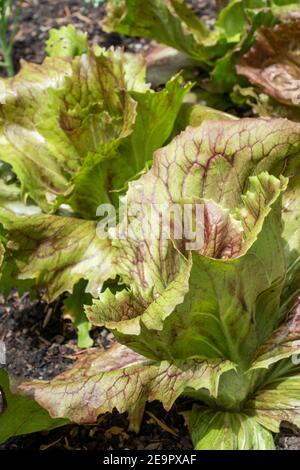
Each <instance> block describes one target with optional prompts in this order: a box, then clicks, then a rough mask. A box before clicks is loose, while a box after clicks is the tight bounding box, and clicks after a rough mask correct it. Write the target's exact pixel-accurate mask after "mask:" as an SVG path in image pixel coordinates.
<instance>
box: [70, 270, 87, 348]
mask: <svg viewBox="0 0 300 470" xmlns="http://www.w3.org/2000/svg"><path fill="white" fill-rule="evenodd" d="M86 286H87V281H84V280H83V279H81V280H80V281H79V282H78V283H77V284H75V285H74V287H73V292H72V294H69V295H68V296H67V298H66V299H65V300H64V307H63V316H64V318H69V319H71V320H72V322H73V324H74V326H75V327H76V329H77V335H78V337H77V344H78V346H79V348H90V347H91V346H93V340H92V338H91V337H90V335H89V332H90V330H91V327H92V325H91V323H90V322H89V321H88V320H87V318H86V314H85V312H84V308H83V306H84V305H90V304H91V302H92V299H91V295H90V294H87V293H86V291H85V289H86Z"/></svg>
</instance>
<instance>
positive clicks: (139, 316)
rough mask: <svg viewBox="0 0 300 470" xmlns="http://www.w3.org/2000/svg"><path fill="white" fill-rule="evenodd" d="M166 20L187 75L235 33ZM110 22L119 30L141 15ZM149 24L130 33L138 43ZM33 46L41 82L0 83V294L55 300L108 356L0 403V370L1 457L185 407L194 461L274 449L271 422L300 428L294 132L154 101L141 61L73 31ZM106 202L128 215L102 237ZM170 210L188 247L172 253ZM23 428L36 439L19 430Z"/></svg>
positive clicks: (170, 16) (173, 91)
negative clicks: (24, 442)
mask: <svg viewBox="0 0 300 470" xmlns="http://www.w3.org/2000/svg"><path fill="white" fill-rule="evenodd" d="M113 3H114V4H115V6H116V2H113ZM125 3H126V5H127V4H128V5H129V3H130V4H131V5H133V4H135V0H132V2H129V1H127V2H124V1H121V2H118V4H119V6H120V7H121V8H124V5H125ZM240 3H241V2H238V1H234V2H232V3H231V4H230V5H229V6H228V7H227V8H229V7H230V8H235V7H236V5H239V6H240V7H241V5H240ZM254 3H255V5H256V7H257V5H258V3H261V2H251V5H252V7H253V8H254V6H255V5H254ZM277 3H279V2H277ZM161 4H162V2H159V0H156V1H155V5H156V7H161ZM171 4H172V6H173V9H169V6H170V5H171ZM151 5H152V7H153V5H154V2H152V1H151V2H149V4H148V3H147V7H149V8H150V7H151ZM166 5H167V6H168V10H164V14H163V15H162V17H161V18H162V19H165V18H167V24H169V23H170V22H171V23H170V24H172V25H173V29H172V32H173V33H174V35H173V36H172V35H171V36H170V35H169V32H168V31H167V30H163V29H162V28H160V29H159V34H160V35H164V41H165V42H166V40H168V41H169V42H168V43H167V44H169V45H170V43H171V42H172V41H173V42H174V41H175V42H176V44H177V45H179V44H181V39H184V41H186V40H187V42H186V43H185V46H184V47H187V48H188V49H187V50H186V51H182V52H184V53H186V52H188V54H189V55H193V60H194V59H195V57H196V54H200V55H201V57H202V58H201V60H199V62H201V63H203V64H204V63H205V64H207V65H209V62H210V61H214V60H215V58H216V57H220V60H221V55H222V54H223V53H224V51H227V50H228V51H229V50H230V47H231V46H230V47H229V44H231V40H229V38H234V39H232V43H235V44H237V43H238V41H239V40H240V38H241V35H242V32H241V31H242V30H239V31H235V32H234V31H233V30H231V29H230V28H229V27H228V28H229V30H230V31H231V32H230V33H229V32H228V31H229V30H228V29H227V33H225V31H226V28H227V26H226V27H225V24H226V25H227V20H228V19H229V16H228V17H227V14H228V11H231V10H230V9H229V10H226V11H227V13H226V15H225V14H224V13H223V16H221V17H220V18H221V19H220V20H219V21H223V22H224V24H223V26H222V28H223V29H222V28H221V29H220V30H218V31H214V32H213V33H210V32H207V31H206V30H204V29H202V26H201V27H200V26H199V24H198V22H196V19H195V17H194V16H190V15H188V14H187V10H186V7H185V4H184V3H183V2H181V1H179V0H178V1H175V0H170V2H167V3H166V2H164V8H165V6H166ZM232 5H233V6H232ZM251 5H250V3H249V8H250V6H251ZM144 6H145V4H144ZM271 6H272V7H273V6H274V5H273V3H272V5H271ZM252 7H251V8H252ZM256 7H255V15H256V14H258V13H259V14H262V12H261V11H260V12H256ZM276 8H277V7H276ZM278 8H283V7H278ZM122 11H123V16H122V21H125V23H126V22H127V21H128V17H129V18H130V15H131V14H132V15H136V14H139V10H138V9H133V10H128V11H127V13H126V11H125V14H124V10H122ZM280 11H281V13H282V10H280ZM155 12H156V14H157V12H158V13H159V12H160V10H159V8H157V9H156V10H155ZM268 12H269V10H268V9H267V13H268ZM152 13H153V11H152ZM264 13H266V11H264ZM253 14H254V13H253ZM126 15H127V16H126ZM182 18H184V21H185V25H186V26H189V27H190V28H192V30H193V34H190V33H187V29H186V27H184V28H183V27H182V25H181V23H180V22H181V21H183V20H182ZM222 18H223V19H222ZM225 18H227V20H226V22H225ZM149 19H150V20H151V21H152V16H151V15H147V14H145V15H144V21H145V24H144V23H139V28H144V29H145V31H148V33H149V31H150V33H149V34H151V35H152V31H151V28H150V29H149V25H150V23H149V21H150V20H149ZM197 21H198V20H197ZM134 24H135V23H134ZM151 24H152V23H151ZM123 26H124V25H123ZM127 27H128V25H127V23H126V28H127ZM234 27H236V25H234ZM153 28H154V25H153ZM155 28H156V27H155ZM155 28H154V29H155ZM129 30H130V29H129ZM243 32H244V30H243ZM175 33H176V34H175ZM196 33H197V34H196ZM155 34H156V33H155ZM157 34H158V33H157ZM211 34H212V35H211ZM203 35H204V36H205V38H209V39H207V40H208V42H207V43H205V41H204V42H203V43H202V46H203V48H202V49H201V47H200V49H198V47H199V37H200V36H201V38H203V37H204V36H203ZM196 37H197V38H198V39H197V40H196V39H195V38H196ZM237 37H238V39H237ZM210 41H212V42H210ZM235 41H236V42H235ZM175 42H174V44H175ZM49 44H52V47H50V46H49ZM78 44H79V46H80V47H79V50H78V47H77V46H78ZM174 44H172V46H174ZM209 44H210V45H209ZM73 45H74V46H76V47H73ZM210 46H212V47H211V48H210ZM48 47H49V51H50V50H51V51H52V52H51V53H50V55H51V57H48V58H47V59H46V60H45V62H44V63H43V64H42V65H33V64H25V65H23V68H22V69H21V71H20V73H19V74H18V75H17V76H16V77H15V78H14V79H13V80H10V79H7V80H3V81H2V84H3V89H4V90H5V93H4V100H3V104H2V106H1V109H0V113H1V114H0V158H1V160H2V166H1V168H0V170H1V171H0V177H1V178H0V203H1V208H0V222H1V224H2V227H1V238H0V241H1V245H0V255H1V261H2V278H1V285H0V288H1V290H6V291H7V290H9V288H10V287H11V286H13V285H15V286H17V287H18V288H20V289H22V288H23V289H28V288H29V287H30V288H32V287H35V288H43V289H44V291H45V298H46V299H47V300H52V299H54V298H56V297H57V296H59V295H60V294H62V293H68V297H67V299H66V300H65V303H64V309H65V314H67V315H69V316H70V317H72V318H73V321H74V322H75V324H76V326H77V328H78V332H79V335H80V341H81V344H82V346H83V347H88V346H89V345H90V344H91V342H90V341H89V337H88V331H89V328H90V327H91V325H96V326H105V327H106V328H108V329H110V330H111V331H112V332H113V334H114V336H115V338H116V340H117V341H116V343H115V344H114V345H113V346H112V347H111V348H110V349H109V350H105V351H102V350H101V351H99V350H97V349H92V350H90V349H87V350H86V351H85V352H83V353H82V354H81V355H80V357H79V358H78V360H77V361H76V363H75V364H74V365H73V366H72V367H71V368H70V369H68V370H66V371H65V372H64V373H62V374H60V375H58V376H57V377H55V378H54V379H52V380H48V381H43V380H15V379H13V378H11V388H10V390H9V389H8V377H7V374H6V373H4V372H3V371H0V387H1V388H2V391H3V392H4V393H3V394H4V398H5V399H6V405H8V406H6V407H5V408H4V410H0V440H2V441H3V440H5V439H7V438H9V437H10V436H11V435H14V434H17V433H19V432H22V433H27V432H33V431H34V430H39V429H43V428H45V429H51V428H53V427H55V426H61V425H64V424H66V423H68V422H76V423H93V422H96V420H97V417H98V415H99V414H101V413H105V412H109V411H112V410H113V409H117V410H118V411H119V412H128V414H129V420H130V428H131V429H132V430H135V431H138V429H139V426H140V423H141V419H142V416H143V411H144V407H145V404H146V402H147V401H152V400H160V401H161V402H162V404H163V405H164V407H165V408H166V410H169V409H170V408H171V407H172V405H173V404H174V402H175V401H176V399H177V398H178V397H180V396H187V397H189V401H188V402H189V403H191V401H192V402H193V405H192V406H191V407H190V409H187V410H186V413H185V417H186V421H187V423H188V426H189V429H190V433H191V436H192V439H193V442H194V446H195V448H196V449H211V448H216V449H273V448H274V442H273V433H276V432H278V431H279V427H280V424H281V423H282V422H283V421H285V422H289V423H291V424H293V425H295V426H298V427H300V399H299V397H300V361H299V357H298V356H299V354H300V346H299V344H300V327H299V319H300V316H299V315H300V304H299V294H300V288H299V285H300V242H299V240H300V232H299V214H300V206H299V200H300V199H299V196H300V194H299V190H300V179H299V174H300V173H299V169H300V163H299V162H300V124H298V123H295V122H292V121H289V120H287V119H238V118H237V117H234V116H231V115H229V114H225V113H222V112H221V111H217V110H214V109H210V108H206V107H205V106H203V105H202V104H199V103H198V102H197V94H196V95H195V102H192V99H191V98H193V95H190V96H189V102H187V103H183V100H184V98H185V96H186V95H187V93H188V92H189V91H190V89H191V85H190V84H186V83H185V82H184V81H183V79H182V77H181V76H179V75H175V77H173V78H172V79H171V80H169V81H168V82H167V84H166V86H165V87H164V88H163V89H162V90H160V91H157V92H155V91H153V90H151V88H150V86H149V85H148V84H147V83H146V81H145V63H144V61H143V60H142V58H141V57H139V56H133V55H131V54H126V53H124V52H122V51H120V50H114V49H109V50H104V49H102V48H98V47H94V48H87V51H86V52H85V53H83V54H81V52H83V50H85V48H86V47H87V45H86V43H85V38H84V37H83V36H82V35H80V34H77V33H76V31H74V30H73V29H72V28H71V29H70V28H68V29H64V30H62V31H61V32H60V33H53V34H52V35H51V37H50V39H49V42H48ZM178 47H179V46H178ZM180 47H183V46H180ZM81 48H83V50H82V49H81ZM199 51H200V52H199ZM221 51H222V52H221ZM52 53H53V55H52ZM77 54H79V55H77ZM199 57H200V56H199ZM182 131H183V132H182ZM163 145H165V146H164V147H163ZM152 158H153V162H152ZM119 195H122V200H123V205H124V206H125V207H126V209H127V211H125V213H124V211H122V210H121V211H120V212H118V221H117V226H116V227H110V229H109V232H108V235H109V236H107V237H101V236H99V234H98V232H97V228H98V224H97V223H98V219H97V213H98V212H97V208H98V207H99V205H101V204H110V205H111V206H113V207H115V208H117V209H118V207H117V205H118V196H119ZM174 205H175V206H176V210H177V211H179V214H184V216H183V217H182V216H181V218H183V219H184V221H185V222H186V223H187V225H188V227H189V228H190V229H191V228H192V229H193V230H191V231H189V233H188V234H187V233H186V232H185V231H184V233H181V234H180V233H179V236H178V231H177V230H178V226H177V220H176V218H174V217H173V215H172V214H173V213H172V210H173V208H174ZM186 206H188V207H189V211H188V212H187V214H186V213H185V212H184V211H185V208H186ZM153 208H154V210H155V211H154V213H155V215H156V218H157V220H158V221H159V224H158V231H155V232H152V229H153V227H152V225H151V224H149V221H152V215H153V213H152V211H153ZM198 208H200V209H201V213H202V219H201V227H200V228H199V226H198V225H197V220H196V219H195V217H196V214H197V213H198ZM128 214H129V219H128V217H127V215H128ZM163 214H171V215H170V219H169V220H170V222H171V224H170V225H171V228H170V231H169V233H168V232H166V230H165V226H164V225H163V222H162V221H163V217H162V215H163ZM195 227H196V230H195ZM166 233H167V235H168V236H166ZM199 233H200V234H201V243H200V246H199V245H198V244H196V245H195V241H198V238H197V237H198V235H199ZM149 234H150V236H149ZM154 235H155V236H154ZM193 237H194V238H193ZM106 281H108V282H109V284H108V282H106ZM108 285H109V286H110V287H108ZM83 304H85V312H86V316H87V319H88V322H87V320H86V319H85V317H83V316H82V312H83V309H82V305H83ZM23 395H24V396H23ZM22 400H24V402H23V401H22ZM18 407H20V408H22V413H19V411H18ZM15 410H17V411H15ZM35 413H36V416H38V419H37V421H36V423H35V422H30V423H29V425H27V424H28V423H27V424H26V425H24V426H23V427H21V428H20V427H18V422H19V421H20V420H24V416H25V417H30V416H32V419H34V418H33V416H34V415H35ZM48 413H49V414H48ZM13 417H14V419H15V421H14V420H13ZM18 420H19V421H18ZM7 422H8V423H9V424H10V425H11V426H10V428H9V430H8V432H6V433H3V432H2V434H1V429H3V426H2V424H3V423H4V424H5V423H7ZM16 422H17V424H16Z"/></svg>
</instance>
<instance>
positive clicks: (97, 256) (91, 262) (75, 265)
mask: <svg viewBox="0 0 300 470" xmlns="http://www.w3.org/2000/svg"><path fill="white" fill-rule="evenodd" d="M0 218H1V222H2V224H3V225H4V227H5V229H6V231H7V234H8V239H9V242H8V244H7V246H6V251H8V252H9V253H10V254H11V256H12V257H13V261H14V266H15V273H14V276H17V278H18V279H36V285H38V286H39V287H40V288H43V289H45V297H46V299H47V300H48V301H51V300H53V299H55V298H56V297H57V296H58V295H60V294H61V293H63V292H65V291H67V292H72V290H73V285H74V284H76V283H77V282H78V281H79V280H80V279H81V278H84V279H87V280H88V285H87V291H88V292H92V293H94V295H97V293H99V290H98V289H101V285H102V284H103V282H104V281H105V280H106V279H108V278H109V277H114V274H113V268H112V257H113V249H112V248H111V244H110V241H109V240H108V239H106V240H105V239H99V238H98V237H97V234H96V222H93V221H87V220H81V219H76V218H72V217H62V216H55V215H47V214H38V215H33V216H31V217H16V216H15V214H14V213H11V212H9V211H5V212H4V211H2V212H1V214H0Z"/></svg>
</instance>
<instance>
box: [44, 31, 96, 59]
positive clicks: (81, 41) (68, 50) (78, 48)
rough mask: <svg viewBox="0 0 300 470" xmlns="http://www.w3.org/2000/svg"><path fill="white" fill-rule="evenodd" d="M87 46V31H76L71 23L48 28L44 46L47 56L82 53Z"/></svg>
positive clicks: (72, 55)
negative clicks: (57, 27)
mask: <svg viewBox="0 0 300 470" xmlns="http://www.w3.org/2000/svg"><path fill="white" fill-rule="evenodd" d="M87 48H88V43H87V33H82V32H80V31H77V30H76V29H75V27H74V26H73V25H72V24H69V25H68V26H62V27H61V28H59V29H50V31H49V38H48V39H47V41H46V47H45V49H46V52H47V54H48V56H49V57H75V56H76V55H81V54H84V53H85V52H86V51H87Z"/></svg>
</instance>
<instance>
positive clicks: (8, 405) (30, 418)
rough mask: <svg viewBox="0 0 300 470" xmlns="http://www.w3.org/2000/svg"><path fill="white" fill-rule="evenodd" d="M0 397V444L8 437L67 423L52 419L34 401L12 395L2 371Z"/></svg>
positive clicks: (4, 373)
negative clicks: (0, 397) (0, 399)
mask: <svg viewBox="0 0 300 470" xmlns="http://www.w3.org/2000/svg"><path fill="white" fill-rule="evenodd" d="M0 395H1V396H2V401H3V408H2V409H0V444H1V443H3V442H5V441H7V440H8V439H9V438H10V437H14V436H20V435H22V434H29V433H32V432H38V431H44V430H50V429H53V428H57V427H60V426H64V425H66V424H68V422H69V421H68V420H66V419H52V418H51V417H50V416H49V414H48V412H47V411H46V410H45V409H44V408H42V407H41V406H40V405H39V404H38V403H37V402H36V401H35V400H33V399H29V398H27V397H22V396H20V395H16V394H14V393H12V392H11V391H10V389H9V377H8V374H7V372H5V370H4V369H0Z"/></svg>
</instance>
